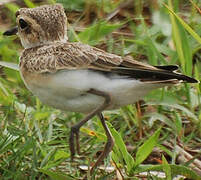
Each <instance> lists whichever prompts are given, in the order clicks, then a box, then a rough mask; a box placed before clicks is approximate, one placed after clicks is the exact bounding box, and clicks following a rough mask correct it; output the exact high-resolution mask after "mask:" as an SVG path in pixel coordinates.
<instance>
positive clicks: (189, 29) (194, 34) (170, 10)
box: [164, 4, 201, 44]
mask: <svg viewBox="0 0 201 180" xmlns="http://www.w3.org/2000/svg"><path fill="white" fill-rule="evenodd" d="M164 6H165V7H166V8H167V9H168V11H169V12H170V13H171V14H172V15H173V16H175V17H176V18H177V20H178V21H179V22H180V23H181V24H182V26H183V27H184V28H185V29H186V30H187V31H188V32H189V34H191V36H193V37H194V39H195V40H196V41H197V42H198V43H199V44H201V37H200V36H199V35H198V34H197V33H196V32H195V31H194V30H193V29H192V28H191V27H190V26H189V25H188V24H186V23H185V21H183V20H182V19H181V18H180V17H179V16H178V15H177V14H176V13H175V12H174V11H173V10H172V8H170V7H169V6H167V5H166V4H164Z"/></svg>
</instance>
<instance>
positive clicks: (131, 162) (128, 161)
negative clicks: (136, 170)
mask: <svg viewBox="0 0 201 180" xmlns="http://www.w3.org/2000/svg"><path fill="white" fill-rule="evenodd" d="M107 124H108V126H109V128H110V130H111V133H112V136H113V138H114V140H115V145H116V147H117V148H118V150H119V151H120V152H121V155H122V158H123V159H124V160H125V162H126V165H127V170H128V172H130V171H131V169H132V168H133V165H134V159H133V157H132V156H131V155H130V154H129V153H128V151H127V149H126V145H125V144H124V142H123V139H122V137H121V135H120V134H119V133H118V132H117V131H116V130H115V129H114V128H113V127H112V125H111V124H109V123H107Z"/></svg>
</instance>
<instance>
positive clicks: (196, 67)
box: [0, 0, 201, 180]
mask: <svg viewBox="0 0 201 180" xmlns="http://www.w3.org/2000/svg"><path fill="white" fill-rule="evenodd" d="M57 2H59V3H62V4H63V6H64V7H65V10H66V14H67V16H68V22H69V26H68V35H69V41H81V42H83V43H86V44H90V45H92V46H96V47H98V48H101V49H103V50H106V51H108V52H110V53H115V54H118V55H121V56H127V55H129V56H132V57H133V58H134V59H136V60H138V61H141V62H147V63H149V64H152V65H170V64H178V65H179V66H180V71H181V72H182V73H184V74H186V75H189V76H192V77H195V78H196V79H198V80H199V79H201V38H200V36H201V23H200V22H201V9H200V7H201V2H200V0H149V1H147V0H73V1H70V0H58V1H57ZM53 3H55V1H54V0H46V1H41V0H34V1H31V0H22V1H18V0H7V1H1V2H0V62H2V61H5V62H7V63H8V62H9V63H19V56H20V52H21V51H22V49H23V47H22V46H21V44H20V42H19V39H18V38H17V37H16V36H15V37H4V36H3V35H2V33H3V32H4V31H5V30H6V29H8V28H9V27H11V26H14V25H15V12H16V10H17V9H18V8H20V7H36V6H39V5H41V4H53ZM7 65H8V64H7ZM9 66H12V67H15V65H13V64H9ZM104 115H105V118H106V119H107V123H108V125H109V126H110V129H111V131H112V134H113V136H114V138H115V147H114V148H113V152H112V153H110V156H109V157H108V158H107V159H106V160H105V162H104V164H103V165H102V166H101V167H100V168H99V169H98V170H97V172H96V178H97V179H168V180H171V179H173V178H174V177H175V176H177V175H182V176H177V179H187V178H188V179H196V180H198V179H201V178H200V177H201V85H200V84H181V85H179V86H174V87H166V88H163V89H157V90H155V91H152V92H151V93H150V94H149V95H147V96H146V97H145V98H144V100H142V101H140V102H138V103H136V104H134V105H129V106H126V107H123V108H121V109H118V110H115V111H107V112H105V113H104ZM82 117H83V116H82V114H78V113H72V112H71V113H70V112H62V111H60V110H57V109H53V108H51V107H49V106H46V105H44V104H42V103H41V102H40V101H39V100H38V99H37V98H36V97H34V96H33V95H32V94H31V93H30V92H29V91H28V90H27V89H26V88H25V86H24V84H23V82H22V80H21V78H20V75H19V72H18V71H16V70H12V69H9V68H3V67H0V179H3V180H7V179H9V180H11V179H12V180H13V179H15V180H24V179H25V180H28V179H41V180H42V179H56V180H63V179H79V178H80V179H82V177H83V176H84V175H85V174H86V173H87V171H86V170H85V169H87V166H90V165H91V164H93V163H94V160H95V159H96V158H97V156H98V155H99V154H100V152H101V150H102V149H103V146H104V142H105V140H106V137H105V135H104V131H103V129H102V127H101V125H100V122H99V121H98V119H97V118H94V119H93V120H92V121H90V122H89V123H88V124H87V125H86V126H85V127H83V128H82V129H81V136H80V137H81V151H82V154H81V155H80V156H77V158H76V159H75V162H73V163H72V162H70V157H69V156H70V152H69V145H68V137H69V130H70V128H69V127H70V126H71V125H72V124H75V123H76V122H78V121H80V119H81V118H82ZM81 165H82V166H81ZM84 165H85V166H84ZM108 167H110V168H108ZM142 172H144V173H142ZM153 172H158V173H153ZM94 176H95V174H94Z"/></svg>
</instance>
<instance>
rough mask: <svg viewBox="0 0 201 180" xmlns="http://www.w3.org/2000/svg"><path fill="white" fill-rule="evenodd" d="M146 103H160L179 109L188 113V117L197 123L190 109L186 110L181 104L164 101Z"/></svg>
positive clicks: (148, 103)
mask: <svg viewBox="0 0 201 180" xmlns="http://www.w3.org/2000/svg"><path fill="white" fill-rule="evenodd" d="M146 104H147V105H161V106H169V107H172V108H175V109H179V110H181V111H182V112H184V113H186V115H188V117H190V118H191V119H192V120H193V121H194V122H195V123H198V122H199V120H198V118H197V117H196V115H195V114H193V113H192V112H191V111H190V110H188V109H187V108H185V107H184V106H181V105H179V104H171V103H165V102H147V103H146Z"/></svg>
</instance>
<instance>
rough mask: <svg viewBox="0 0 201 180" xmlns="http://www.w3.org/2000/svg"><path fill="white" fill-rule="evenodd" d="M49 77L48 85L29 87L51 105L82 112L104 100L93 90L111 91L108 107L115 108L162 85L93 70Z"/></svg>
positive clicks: (134, 100)
mask: <svg viewBox="0 0 201 180" xmlns="http://www.w3.org/2000/svg"><path fill="white" fill-rule="evenodd" d="M46 75H47V74H46ZM49 76H51V81H50V82H48V83H47V84H44V85H42V86H37V87H28V88H29V89H30V90H31V91H32V92H33V93H34V94H35V95H36V96H38V97H39V99H40V100H41V101H42V102H44V103H46V104H48V105H50V106H53V107H55V108H58V109H62V110H67V111H73V112H83V113H88V112H91V111H92V110H93V109H95V108H96V107H98V106H100V105H101V104H102V103H103V101H104V98H103V97H100V96H97V95H93V94H90V93H87V91H88V90H90V89H96V90H99V91H102V92H106V93H108V94H110V95H111V98H112V104H111V106H110V107H109V108H108V109H116V108H119V107H121V106H124V105H127V104H131V103H135V102H136V101H138V100H139V99H141V98H142V97H143V96H145V95H146V94H147V93H148V92H149V91H151V90H152V89H154V88H157V87H160V86H162V85H159V84H157V85H156V84H150V83H149V84H146V83H144V82H140V81H139V80H133V79H128V78H125V77H120V76H118V75H115V76H113V77H106V76H105V75H103V74H101V73H97V72H94V71H90V70H70V71H69V70H62V71H59V72H57V73H55V74H50V75H49Z"/></svg>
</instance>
